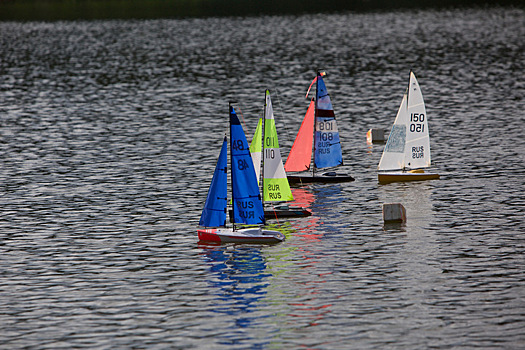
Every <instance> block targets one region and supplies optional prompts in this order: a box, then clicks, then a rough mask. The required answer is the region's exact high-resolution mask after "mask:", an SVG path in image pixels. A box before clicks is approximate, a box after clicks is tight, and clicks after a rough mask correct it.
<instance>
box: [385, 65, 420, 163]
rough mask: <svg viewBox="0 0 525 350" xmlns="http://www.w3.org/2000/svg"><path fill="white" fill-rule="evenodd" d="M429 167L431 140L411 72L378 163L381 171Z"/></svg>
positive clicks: (414, 77)
mask: <svg viewBox="0 0 525 350" xmlns="http://www.w3.org/2000/svg"><path fill="white" fill-rule="evenodd" d="M429 166H430V139H429V136H428V122H427V115H426V110H425V103H424V101H423V95H422V94H421V89H420V88H419V84H418V83H417V80H416V76H415V75H414V73H412V72H410V83H409V86H408V91H407V93H405V94H404V95H403V100H402V101H401V105H400V106H399V110H398V112H397V116H396V120H395V121H394V125H393V126H392V130H391V131H390V135H389V136H388V141H387V143H386V145H385V149H384V150H383V155H382V156H381V160H380V161H379V166H378V169H379V170H405V169H417V168H426V167H429Z"/></svg>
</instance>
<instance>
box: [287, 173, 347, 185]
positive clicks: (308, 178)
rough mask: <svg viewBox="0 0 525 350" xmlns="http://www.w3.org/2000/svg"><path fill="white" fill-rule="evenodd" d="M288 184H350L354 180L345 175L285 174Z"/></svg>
mask: <svg viewBox="0 0 525 350" xmlns="http://www.w3.org/2000/svg"><path fill="white" fill-rule="evenodd" d="M286 176H287V178H288V182H289V183H290V184H305V183H315V182H317V183H333V182H351V181H354V180H355V179H354V178H353V177H352V176H350V175H347V174H337V173H325V174H321V175H317V176H312V174H287V175H286Z"/></svg>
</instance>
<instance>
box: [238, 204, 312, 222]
mask: <svg viewBox="0 0 525 350" xmlns="http://www.w3.org/2000/svg"><path fill="white" fill-rule="evenodd" d="M228 214H229V215H230V222H233V210H231V209H230V210H229V211H228ZM310 215H312V212H311V211H309V210H306V209H304V208H293V207H292V208H289V209H266V210H265V211H264V218H265V219H269V220H271V219H281V218H302V217H305V216H310Z"/></svg>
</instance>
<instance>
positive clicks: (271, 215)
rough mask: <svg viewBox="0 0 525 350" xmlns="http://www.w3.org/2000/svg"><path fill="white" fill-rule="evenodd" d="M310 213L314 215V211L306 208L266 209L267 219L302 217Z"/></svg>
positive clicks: (265, 216) (265, 215)
mask: <svg viewBox="0 0 525 350" xmlns="http://www.w3.org/2000/svg"><path fill="white" fill-rule="evenodd" d="M310 215H312V212H310V211H308V210H306V209H304V208H290V209H269V210H265V211H264V218H265V219H279V218H302V217H305V216H310Z"/></svg>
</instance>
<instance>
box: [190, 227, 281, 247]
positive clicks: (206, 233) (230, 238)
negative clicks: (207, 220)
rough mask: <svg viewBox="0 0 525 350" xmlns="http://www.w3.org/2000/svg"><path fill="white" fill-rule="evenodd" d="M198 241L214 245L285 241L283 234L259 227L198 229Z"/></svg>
mask: <svg viewBox="0 0 525 350" xmlns="http://www.w3.org/2000/svg"><path fill="white" fill-rule="evenodd" d="M197 233H198V234H199V240H200V241H206V242H215V243H257V244H273V243H279V242H282V241H284V240H285V236H284V234H283V233H281V232H279V231H273V230H265V229H262V228H259V227H256V228H244V229H239V230H235V231H234V230H233V229H231V228H207V229H204V228H203V229H198V230H197Z"/></svg>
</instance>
